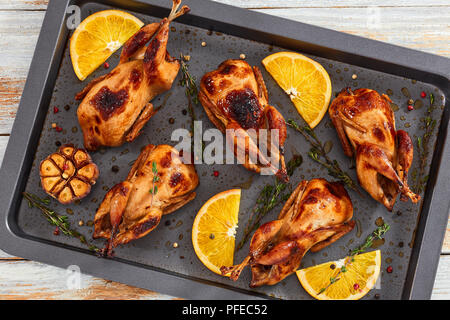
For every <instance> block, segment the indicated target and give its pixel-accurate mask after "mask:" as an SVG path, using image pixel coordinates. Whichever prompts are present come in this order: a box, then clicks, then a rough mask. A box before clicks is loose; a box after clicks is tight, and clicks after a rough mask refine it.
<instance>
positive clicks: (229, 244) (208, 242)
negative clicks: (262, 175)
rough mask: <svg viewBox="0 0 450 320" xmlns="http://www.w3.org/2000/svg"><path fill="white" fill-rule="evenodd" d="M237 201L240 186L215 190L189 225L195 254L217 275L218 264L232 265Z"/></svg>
mask: <svg viewBox="0 0 450 320" xmlns="http://www.w3.org/2000/svg"><path fill="white" fill-rule="evenodd" d="M240 201H241V190H240V189H232V190H228V191H224V192H221V193H219V194H216V195H215V196H214V197H212V198H211V199H209V200H208V201H207V202H206V203H205V204H204V205H203V206H202V208H201V209H200V211H199V212H198V213H197V216H196V217H195V220H194V225H193V226H192V244H193V245H194V250H195V253H196V254H197V257H198V258H199V259H200V261H201V262H202V263H203V264H204V265H205V266H206V267H207V268H208V269H209V270H211V271H212V272H215V273H217V274H220V275H221V274H222V273H221V272H220V267H222V266H232V265H233V256H234V245H235V236H236V229H237V227H238V214H239V203H240Z"/></svg>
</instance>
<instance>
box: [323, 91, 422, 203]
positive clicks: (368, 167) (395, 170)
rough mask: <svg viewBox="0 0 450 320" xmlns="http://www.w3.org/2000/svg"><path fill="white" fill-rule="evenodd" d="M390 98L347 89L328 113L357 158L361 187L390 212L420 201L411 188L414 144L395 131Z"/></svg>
mask: <svg viewBox="0 0 450 320" xmlns="http://www.w3.org/2000/svg"><path fill="white" fill-rule="evenodd" d="M390 102H391V100H390V99H389V97H388V96H386V95H382V96H380V95H379V94H378V92H376V91H374V90H371V89H357V90H355V91H352V90H351V89H350V88H347V89H344V90H342V91H341V93H340V94H339V95H338V96H337V98H336V99H334V101H333V102H332V103H331V106H330V109H329V113H330V117H331V120H332V121H333V124H334V126H335V127H336V130H337V132H338V135H339V139H340V140H341V142H342V146H343V148H344V152H345V154H346V155H347V156H349V157H352V156H355V157H356V172H357V175H358V180H359V183H360V184H361V186H362V187H363V188H364V189H365V190H366V191H367V192H368V193H369V194H370V195H371V196H372V197H373V198H374V199H375V200H377V201H379V202H381V203H382V204H383V205H384V206H385V207H386V208H387V209H388V210H389V211H392V208H393V206H394V204H395V201H396V199H397V195H398V194H399V193H401V197H400V199H401V200H402V201H407V200H408V198H410V199H411V200H412V202H414V203H416V202H417V201H419V199H420V196H419V195H417V194H415V193H413V192H412V191H411V190H410V189H409V187H408V170H409V168H410V167H411V163H412V160H413V144H412V141H411V138H410V137H409V135H408V133H406V132H405V131H403V130H397V131H396V130H395V117H394V112H393V111H392V109H391V107H390V104H389V103H390Z"/></svg>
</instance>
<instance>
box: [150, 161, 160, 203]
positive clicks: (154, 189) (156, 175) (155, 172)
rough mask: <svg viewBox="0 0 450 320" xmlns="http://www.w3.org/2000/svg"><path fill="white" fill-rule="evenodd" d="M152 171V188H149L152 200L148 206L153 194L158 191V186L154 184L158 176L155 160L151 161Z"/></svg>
mask: <svg viewBox="0 0 450 320" xmlns="http://www.w3.org/2000/svg"><path fill="white" fill-rule="evenodd" d="M152 172H153V179H152V188H151V189H150V191H149V192H150V193H151V194H152V201H151V202H150V206H151V205H152V204H153V196H155V195H156V193H157V192H158V186H157V185H156V182H158V181H159V176H158V168H157V167H156V162H155V161H153V162H152Z"/></svg>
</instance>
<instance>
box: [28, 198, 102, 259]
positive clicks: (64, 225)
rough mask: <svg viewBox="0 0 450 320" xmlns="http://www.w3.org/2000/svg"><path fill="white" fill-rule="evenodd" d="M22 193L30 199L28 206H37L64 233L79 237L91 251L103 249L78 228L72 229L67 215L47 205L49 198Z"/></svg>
mask: <svg viewBox="0 0 450 320" xmlns="http://www.w3.org/2000/svg"><path fill="white" fill-rule="evenodd" d="M22 194H23V196H24V198H25V199H26V200H27V201H28V206H29V207H30V208H37V209H39V210H41V212H42V214H43V215H44V216H45V218H46V219H47V221H48V222H49V223H50V224H51V225H54V226H56V227H58V229H59V230H60V231H61V232H62V233H63V234H65V235H66V236H69V237H73V238H77V239H78V240H80V242H81V243H82V244H84V245H86V246H87V247H88V248H89V250H91V251H94V252H99V251H100V250H101V249H100V248H98V247H96V246H95V245H93V244H90V243H89V242H88V241H87V240H86V238H85V236H83V235H82V234H81V233H79V232H78V231H77V230H75V229H72V228H71V227H70V223H69V219H68V217H67V216H63V215H59V214H57V213H56V212H55V211H54V210H52V209H50V208H48V207H47V206H48V205H49V204H50V200H49V199H41V198H39V197H38V196H36V195H34V194H32V193H28V192H23V193H22Z"/></svg>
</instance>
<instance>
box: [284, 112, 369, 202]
mask: <svg viewBox="0 0 450 320" xmlns="http://www.w3.org/2000/svg"><path fill="white" fill-rule="evenodd" d="M286 124H287V125H288V126H290V127H291V128H293V129H295V130H296V131H297V132H299V133H301V134H302V136H303V137H304V138H305V139H306V141H308V142H309V144H310V145H311V149H310V150H309V152H308V156H309V157H310V158H311V159H312V160H314V161H315V162H317V163H319V164H320V165H322V166H324V167H325V168H326V169H327V170H328V174H329V175H330V176H332V177H333V178H336V179H338V180H340V181H342V182H343V183H344V184H345V185H346V186H348V187H349V188H350V189H352V190H354V191H356V192H357V193H358V194H359V195H360V196H362V194H361V192H360V190H359V188H358V187H357V184H356V182H355V181H353V179H352V178H351V177H350V175H349V174H348V173H347V172H345V171H344V170H342V169H341V167H340V166H339V163H338V162H337V161H336V160H334V159H331V158H330V157H329V156H328V154H327V152H326V150H325V147H324V145H323V144H322V142H321V141H320V140H319V138H318V137H317V135H316V133H315V132H314V130H313V129H311V128H310V127H309V126H308V125H304V126H303V127H301V126H299V125H298V124H297V122H295V120H293V119H289V120H288V121H287V122H286ZM322 158H323V159H324V160H321V159H322Z"/></svg>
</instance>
